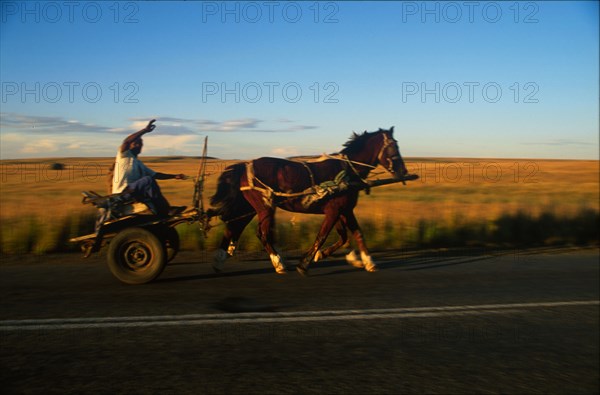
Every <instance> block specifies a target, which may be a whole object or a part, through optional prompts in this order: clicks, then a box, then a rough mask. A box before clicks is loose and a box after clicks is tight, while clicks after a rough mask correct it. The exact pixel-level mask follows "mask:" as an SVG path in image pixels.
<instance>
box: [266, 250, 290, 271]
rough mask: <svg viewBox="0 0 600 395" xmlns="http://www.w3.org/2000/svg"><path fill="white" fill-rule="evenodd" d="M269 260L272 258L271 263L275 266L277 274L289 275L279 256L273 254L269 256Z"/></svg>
mask: <svg viewBox="0 0 600 395" xmlns="http://www.w3.org/2000/svg"><path fill="white" fill-rule="evenodd" d="M269 258H271V263H272V264H273V267H274V268H275V271H276V272H277V274H287V270H286V268H285V265H284V264H283V261H282V260H281V257H280V256H279V255H275V254H271V255H269Z"/></svg>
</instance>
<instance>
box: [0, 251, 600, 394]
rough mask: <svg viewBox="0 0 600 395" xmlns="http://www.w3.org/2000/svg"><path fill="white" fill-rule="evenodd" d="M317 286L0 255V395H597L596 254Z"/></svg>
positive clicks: (233, 265) (238, 269)
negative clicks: (139, 273) (135, 274)
mask: <svg viewBox="0 0 600 395" xmlns="http://www.w3.org/2000/svg"><path fill="white" fill-rule="evenodd" d="M374 257H375V259H376V262H378V263H379V264H380V267H381V270H380V271H379V272H377V273H367V272H365V271H361V270H358V269H355V268H352V267H350V266H348V265H346V264H345V262H344V261H343V260H342V259H341V258H335V259H331V260H329V261H326V262H322V263H319V264H317V265H315V266H314V267H313V268H312V269H311V277H309V278H303V277H300V276H299V275H297V274H296V273H295V272H290V273H289V274H288V275H286V276H278V275H276V274H275V273H274V272H273V270H272V269H271V268H270V264H269V263H268V261H266V260H252V259H248V258H249V257H245V258H246V259H242V260H238V261H233V262H228V263H227V269H228V273H227V274H225V275H220V276H219V275H215V274H214V273H212V270H211V268H210V266H209V265H208V264H207V257H206V256H204V255H202V254H192V253H187V254H183V255H182V256H180V257H178V258H177V259H176V260H175V261H174V262H173V264H172V265H171V266H169V267H168V268H167V269H166V270H165V272H164V273H163V275H162V276H161V277H160V278H159V280H158V281H157V282H155V283H152V284H147V285H143V286H127V285H123V284H120V283H119V282H117V281H116V280H115V279H114V278H113V277H112V275H111V274H110V273H109V271H108V269H107V268H106V266H105V263H104V261H103V258H102V257H99V258H91V259H90V260H88V261H81V260H80V259H79V257H78V256H74V255H54V256H49V257H43V258H42V257H39V258H28V261H27V260H25V261H23V262H17V261H18V260H19V259H17V258H10V259H8V258H6V257H4V258H3V265H1V266H0V311H1V314H2V316H1V321H0V346H1V349H0V350H1V351H0V361H1V366H0V377H1V382H0V388H1V391H2V393H6V394H12V393H44V394H47V393H61V394H64V393H110V394H113V393H126V394H132V393H160V394H164V393H173V394H181V393H203V394H204V393H244V394H248V393H261V394H262V393H353V394H354V393H598V392H599V374H598V372H599V370H600V369H599V344H598V343H599V338H598V317H599V314H598V313H599V303H598V300H599V264H598V258H599V256H598V249H588V250H567V249H563V250H536V251H533V250H526V251H520V250H514V251H502V252H494V251H483V250H463V251H452V252H449V251H437V252H435V251H434V252H432V251H429V252H410V251H400V252H384V253H378V254H374Z"/></svg>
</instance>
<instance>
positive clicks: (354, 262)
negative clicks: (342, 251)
mask: <svg viewBox="0 0 600 395" xmlns="http://www.w3.org/2000/svg"><path fill="white" fill-rule="evenodd" d="M346 262H348V264H349V265H350V266H353V267H356V268H358V269H363V268H364V267H365V265H364V264H363V263H362V261H361V260H360V259H359V258H358V257H357V256H356V253H355V252H354V251H350V253H349V254H347V255H346Z"/></svg>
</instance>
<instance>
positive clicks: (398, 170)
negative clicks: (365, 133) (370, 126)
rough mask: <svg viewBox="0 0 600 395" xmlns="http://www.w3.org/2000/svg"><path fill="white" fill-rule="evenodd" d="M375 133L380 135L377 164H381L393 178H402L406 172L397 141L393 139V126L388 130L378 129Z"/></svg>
mask: <svg viewBox="0 0 600 395" xmlns="http://www.w3.org/2000/svg"><path fill="white" fill-rule="evenodd" d="M376 133H377V134H379V135H381V140H380V144H381V146H380V148H379V154H378V155H377V161H378V164H380V165H381V166H383V167H384V168H385V169H386V170H387V171H388V172H390V173H391V174H392V175H393V176H394V177H395V178H398V179H400V178H402V177H404V176H405V175H406V174H408V170H407V169H406V165H405V164H404V160H403V159H402V155H400V149H398V142H397V141H396V140H395V139H394V127H393V126H392V127H391V128H390V129H389V130H385V129H379V130H378V131H377V132H376Z"/></svg>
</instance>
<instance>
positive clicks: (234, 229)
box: [210, 127, 407, 275]
mask: <svg viewBox="0 0 600 395" xmlns="http://www.w3.org/2000/svg"><path fill="white" fill-rule="evenodd" d="M393 132H394V128H393V127H392V128H391V129H390V130H383V129H379V130H378V131H376V132H372V133H367V132H364V133H363V134H356V133H355V134H354V135H353V136H352V138H351V139H350V140H349V141H348V142H347V143H346V144H344V149H343V150H342V151H341V152H340V153H339V154H336V155H330V156H326V157H325V158H322V159H320V160H314V161H310V162H300V161H292V160H286V159H278V158H268V157H265V158H258V159H255V160H252V161H249V162H243V163H238V164H234V165H231V166H229V167H227V168H226V169H225V171H224V172H223V173H222V174H221V176H220V177H219V180H218V184H217V192H216V193H215V195H214V196H212V197H211V201H210V202H211V205H212V206H214V208H215V209H214V210H215V211H214V212H215V213H216V214H217V215H219V216H220V217H221V219H222V220H223V222H225V224H226V229H225V233H224V235H223V239H222V241H221V245H220V249H219V250H218V251H217V252H216V254H215V263H214V264H213V267H214V268H215V270H217V271H220V270H221V269H222V265H223V263H224V261H225V259H226V258H227V256H228V255H232V254H233V250H234V249H235V243H236V242H237V240H238V239H239V237H240V235H241V233H242V231H243V230H244V228H245V227H246V226H247V225H248V223H250V221H251V220H252V218H253V217H254V216H255V215H258V237H259V238H260V240H261V242H262V243H263V245H264V247H265V250H266V251H267V253H268V254H269V256H270V258H271V262H272V263H273V266H274V267H275V270H276V272H277V273H279V274H283V273H285V272H286V268H285V265H284V264H283V262H282V261H281V258H280V256H279V254H278V253H277V251H276V250H275V249H274V247H273V228H274V223H275V221H274V217H275V209H276V208H277V207H280V208H282V209H284V210H287V211H292V212H297V213H310V214H325V219H324V221H323V223H322V225H321V229H320V230H319V233H318V235H317V238H316V240H315V242H314V244H313V245H312V247H311V248H310V249H309V250H308V251H307V252H306V253H305V254H304V255H303V257H302V259H301V261H300V263H299V264H298V266H297V267H296V269H297V270H298V272H299V273H301V274H303V275H305V274H306V273H307V270H308V265H309V263H310V262H311V261H312V260H313V259H315V260H318V259H320V258H324V257H326V256H328V255H331V254H332V253H333V252H334V251H335V250H337V249H338V248H340V247H341V246H343V245H344V244H345V243H346V242H347V238H348V237H347V231H346V229H349V230H350V232H352V235H353V236H354V239H355V240H356V243H357V244H358V248H359V251H360V254H361V259H362V262H361V261H360V260H359V259H358V258H357V257H356V256H355V255H354V252H351V254H349V256H347V259H348V260H349V262H351V263H352V261H353V262H354V264H355V266H359V267H364V268H365V269H366V270H367V271H376V270H377V266H376V265H375V264H374V263H373V261H372V260H371V257H370V256H369V252H368V250H367V247H366V244H365V241H364V238H363V235H362V232H361V230H360V227H359V225H358V222H357V221H356V217H355V216H354V211H353V210H354V207H355V206H356V203H357V200H358V194H359V191H360V190H361V189H365V188H366V186H367V184H366V178H367V176H368V175H369V172H370V171H371V170H373V169H374V168H376V167H377V166H378V165H381V166H383V167H384V168H385V169H386V170H387V171H389V172H390V173H391V174H392V175H393V176H394V177H395V178H398V179H401V178H402V177H404V176H405V175H406V174H407V170H406V166H405V165H404V161H403V160H402V156H400V151H399V150H398V145H397V142H396V140H394V137H393ZM334 225H335V226H336V230H337V232H338V233H339V235H340V239H339V240H338V241H337V242H336V243H335V244H333V245H332V246H330V247H329V248H327V249H326V250H324V251H320V248H321V247H322V245H323V243H324V242H325V240H326V239H327V236H328V235H329V232H330V231H331V229H332V228H333V226H334Z"/></svg>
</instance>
